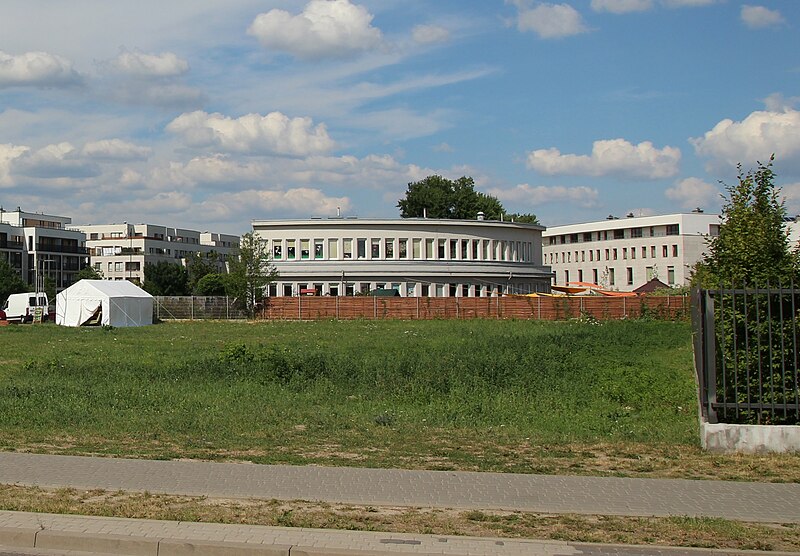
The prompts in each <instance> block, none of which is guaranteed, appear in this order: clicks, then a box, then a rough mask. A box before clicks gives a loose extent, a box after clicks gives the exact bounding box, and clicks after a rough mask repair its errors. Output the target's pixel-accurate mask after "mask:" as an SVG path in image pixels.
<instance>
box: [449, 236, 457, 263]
mask: <svg viewBox="0 0 800 556" xmlns="http://www.w3.org/2000/svg"><path fill="white" fill-rule="evenodd" d="M456 253H458V240H457V239H451V240H450V258H451V259H455V258H456Z"/></svg>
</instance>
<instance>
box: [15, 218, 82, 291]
mask: <svg viewBox="0 0 800 556" xmlns="http://www.w3.org/2000/svg"><path fill="white" fill-rule="evenodd" d="M71 222H72V219H70V218H68V217H65V216H53V215H49V214H43V213H36V212H25V211H23V210H22V209H21V208H20V207H17V208H16V209H15V210H12V211H6V210H4V209H3V208H2V207H0V258H3V259H4V260H6V261H8V263H9V264H10V266H11V267H12V268H13V269H15V270H16V271H17V272H19V274H20V276H22V279H23V281H25V283H27V284H28V285H30V286H31V287H32V288H36V287H37V285H38V288H39V289H42V288H43V287H44V280H45V278H49V279H50V280H52V281H53V283H54V284H55V285H56V289H57V290H59V291H60V290H62V289H64V288H66V287H69V286H70V285H72V283H73V282H74V281H75V277H76V275H77V273H78V272H79V271H80V270H81V269H82V268H83V267H84V266H85V265H86V264H87V262H88V261H87V254H88V252H87V249H86V236H85V235H84V234H83V233H81V232H80V231H75V230H70V229H68V228H67V226H68V225H69V224H70V223H71Z"/></svg>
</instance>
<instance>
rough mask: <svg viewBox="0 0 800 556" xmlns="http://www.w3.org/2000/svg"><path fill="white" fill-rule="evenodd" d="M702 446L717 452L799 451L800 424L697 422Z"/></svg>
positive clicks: (761, 452)
mask: <svg viewBox="0 0 800 556" xmlns="http://www.w3.org/2000/svg"><path fill="white" fill-rule="evenodd" d="M700 443H701V445H702V446H703V449H705V450H708V451H709V452H718V453H726V454H730V453H744V454H765V453H788V452H796V453H800V426H797V425H728V424H725V423H719V424H711V423H706V422H704V421H701V422H700Z"/></svg>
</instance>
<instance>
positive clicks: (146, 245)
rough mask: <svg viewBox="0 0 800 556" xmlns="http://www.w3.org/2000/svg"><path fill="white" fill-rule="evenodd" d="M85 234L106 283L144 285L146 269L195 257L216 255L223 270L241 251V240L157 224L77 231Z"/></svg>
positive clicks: (94, 263) (89, 227)
mask: <svg viewBox="0 0 800 556" xmlns="http://www.w3.org/2000/svg"><path fill="white" fill-rule="evenodd" d="M74 228H75V229H77V230H80V231H81V232H82V233H84V234H86V246H87V247H88V249H89V255H90V257H91V264H92V266H94V268H95V269H96V270H98V271H100V272H101V273H102V274H103V277H104V278H105V279H107V280H130V281H131V282H134V283H136V284H142V283H144V281H145V275H144V270H145V265H146V264H157V263H159V262H161V261H166V262H170V263H174V264H185V262H186V258H187V257H189V256H191V255H193V254H194V253H204V254H209V253H212V252H213V253H215V254H216V255H217V262H218V264H219V265H220V268H224V264H225V261H227V259H228V257H229V256H230V255H231V253H234V252H235V251H236V250H237V249H238V247H239V236H234V235H226V234H216V233H211V232H198V231H195V230H186V229H183V228H172V227H168V226H159V225H155V224H129V223H127V222H123V223H122V224H89V225H78V226H75V227H74Z"/></svg>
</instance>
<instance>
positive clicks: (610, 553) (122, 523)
mask: <svg viewBox="0 0 800 556" xmlns="http://www.w3.org/2000/svg"><path fill="white" fill-rule="evenodd" d="M0 518H11V519H13V520H15V522H16V523H18V525H17V526H0V548H2V549H18V550H26V549H37V550H59V551H61V550H63V551H70V553H72V552H76V553H78V552H91V553H95V554H98V553H102V554H107V555H112V554H113V555H120V556H122V555H124V556H197V555H203V556H239V555H242V556H249V555H253V556H255V555H259V556H398V555H401V556H402V555H404V554H405V555H407V554H414V555H416V556H489V555H491V556H519V555H526V556H529V555H542V556H575V555H579V554H581V555H588V554H596V555H598V556H599V555H604V556H634V555H647V556H722V555H726V556H731V555H734V554H736V555H765V554H767V553H766V552H758V551H747V550H741V551H736V550H724V549H721V550H715V549H700V548H679V547H667V546H633V545H614V544H602V545H599V544H589V543H571V542H561V541H537V540H526V539H499V538H483V537H481V538H477V537H452V536H439V535H412V534H392V533H376V532H365V531H339V530H324V529H304V528H285V527H265V526H258V525H253V526H242V525H222V524H215V523H207V524H203V523H187V522H166V521H156V520H137V519H122V518H102V517H93V516H75V515H64V516H62V515H58V514H34V513H27V512H2V511H0ZM159 528H161V529H159ZM157 530H160V531H162V532H167V533H170V532H171V533H172V534H174V535H176V536H175V537H169V536H164V535H153V534H152V532H153V531H157ZM124 531H129V533H124ZM204 531H205V533H206V534H207V536H208V537H209V538H205V539H204V538H193V537H192V536H191V535H192V534H193V533H194V534H197V533H200V534H202V533H203V532H204ZM121 532H123V533H122V534H120V533H121ZM148 533H150V534H148ZM183 535H189V536H187V537H185V538H183ZM198 536H199V535H198ZM287 536H291V537H294V538H298V539H299V538H302V539H305V542H300V543H298V544H293V543H292V544H290V543H280V542H278V541H279V540H280V539H281V538H284V539H285V538H287ZM214 537H216V538H214ZM219 537H225V540H218V538H219ZM228 539H229V540H228ZM343 540H344V541H345V543H344V544H346V545H347V546H343V544H342V541H343ZM326 542H327V543H328V545H326ZM273 543H274V544H273ZM306 544H307V545H306ZM454 545H459V546H454ZM376 546H380V548H375V547H376ZM365 547H367V548H366V549H365ZM769 554H770V556H796V553H787V552H772V551H771V552H769Z"/></svg>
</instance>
